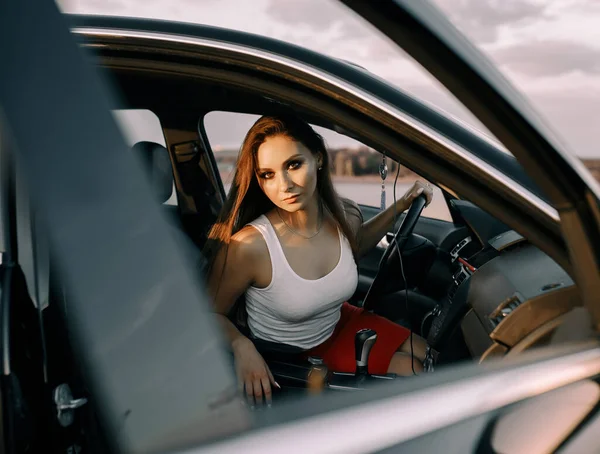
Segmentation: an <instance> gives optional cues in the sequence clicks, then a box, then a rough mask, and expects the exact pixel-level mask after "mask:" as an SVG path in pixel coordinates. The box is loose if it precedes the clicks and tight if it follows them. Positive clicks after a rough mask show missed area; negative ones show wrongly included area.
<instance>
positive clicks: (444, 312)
mask: <svg viewBox="0 0 600 454" xmlns="http://www.w3.org/2000/svg"><path fill="white" fill-rule="evenodd" d="M451 208H452V209H453V210H455V213H457V215H458V216H459V217H460V218H462V220H464V223H465V225H466V226H467V230H468V232H469V234H468V236H466V237H463V238H461V239H460V240H459V241H458V242H457V243H456V244H455V245H454V246H453V247H452V248H451V249H449V250H450V260H451V270H452V283H451V284H450V286H449V288H448V291H447V294H446V295H445V296H444V297H443V298H442V299H441V301H439V303H438V306H436V308H435V309H434V310H433V311H432V313H431V315H432V321H431V327H430V329H429V331H428V335H427V341H428V344H429V345H430V346H432V347H433V348H434V349H436V350H437V351H439V352H443V351H444V348H446V347H447V346H448V345H449V344H450V343H451V340H452V339H453V338H455V337H456V336H457V334H460V335H462V338H463V339H464V344H465V345H466V348H467V350H468V353H469V354H470V356H471V357H473V358H477V359H479V360H480V361H485V360H486V359H488V358H492V357H495V356H501V355H514V354H517V353H519V352H522V351H523V350H526V349H528V348H531V347H533V346H536V345H540V344H543V343H545V342H547V341H549V340H550V337H551V336H552V334H553V332H554V331H555V329H556V328H557V327H558V326H559V325H560V324H561V323H562V320H563V319H564V317H565V316H566V314H567V313H568V312H570V311H571V310H572V309H574V308H575V307H577V306H581V300H580V297H579V293H578V290H577V287H576V286H575V283H574V282H573V280H572V279H571V277H570V276H569V275H568V274H567V273H566V272H565V271H564V270H563V269H562V268H561V267H560V266H559V265H558V264H557V263H556V262H555V261H554V260H552V259H551V258H550V257H549V256H548V255H546V254H545V253H544V252H542V251H541V250H540V249H538V248H537V247H535V246H534V245H532V244H531V243H530V242H528V241H527V239H525V238H524V237H522V236H521V235H520V234H518V233H517V232H515V231H514V230H511V229H510V228H509V227H507V226H506V225H505V224H503V223H501V222H499V221H498V220H496V219H495V218H493V217H492V216H490V215H488V214H487V213H485V212H484V211H482V210H481V209H479V208H478V207H476V206H475V205H473V204H471V203H469V202H467V201H461V200H453V201H452V202H451Z"/></svg>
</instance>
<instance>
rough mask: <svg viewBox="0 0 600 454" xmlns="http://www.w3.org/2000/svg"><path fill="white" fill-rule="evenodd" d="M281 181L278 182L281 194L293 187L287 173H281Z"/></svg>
mask: <svg viewBox="0 0 600 454" xmlns="http://www.w3.org/2000/svg"><path fill="white" fill-rule="evenodd" d="M280 175H281V179H280V181H279V186H280V188H281V191H282V192H285V191H288V190H289V189H291V188H292V186H294V182H293V181H292V179H291V178H290V176H289V174H288V173H287V172H281V174H280Z"/></svg>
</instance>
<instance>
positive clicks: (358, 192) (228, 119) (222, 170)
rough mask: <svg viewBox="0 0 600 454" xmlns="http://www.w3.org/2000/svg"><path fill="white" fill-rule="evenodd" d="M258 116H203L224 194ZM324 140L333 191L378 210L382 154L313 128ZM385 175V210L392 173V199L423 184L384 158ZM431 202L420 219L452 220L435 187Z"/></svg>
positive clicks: (321, 128)
mask: <svg viewBox="0 0 600 454" xmlns="http://www.w3.org/2000/svg"><path fill="white" fill-rule="evenodd" d="M258 118H259V116H258V115H251V114H244V113H238V112H223V111H213V112H210V113H208V114H206V115H205V116H204V119H203V121H204V129H205V131H206V134H207V136H208V141H209V143H210V146H211V149H212V152H213V155H214V157H215V161H216V163H217V168H218V170H219V174H220V176H221V180H222V181H223V186H224V187H225V191H226V192H228V191H229V188H230V187H231V182H232V180H233V176H234V172H235V164H236V160H237V156H238V153H239V150H240V148H241V145H242V142H243V141H244V137H245V135H246V133H247V132H248V130H249V129H250V127H251V126H252V124H254V122H255V121H256V120H258ZM313 128H314V129H315V131H317V132H318V133H319V134H320V135H321V136H322V137H323V138H324V139H325V144H326V146H327V150H328V152H329V162H330V164H331V173H332V180H333V184H334V186H335V189H336V190H337V192H338V193H339V194H340V195H341V196H342V197H346V198H348V199H350V200H353V201H355V202H356V203H358V204H359V205H364V206H367V207H375V208H379V207H380V206H381V177H380V174H379V166H380V164H381V162H382V158H383V155H382V154H381V153H379V152H378V151H376V150H373V149H372V148H369V147H367V146H366V145H364V144H362V143H361V142H359V141H357V140H356V139H353V138H350V137H348V136H345V135H342V134H339V133H337V132H335V131H332V130H330V129H326V128H323V127H320V126H314V125H313ZM386 164H387V166H388V174H387V177H386V179H385V186H386V191H385V192H386V207H389V206H391V205H392V204H393V202H394V181H395V179H396V173H397V172H399V173H398V179H397V181H396V198H400V197H402V195H403V194H404V193H405V191H407V190H408V189H409V188H410V187H411V186H412V184H413V183H414V182H415V181H416V180H422V181H426V180H425V179H424V178H422V177H421V176H419V175H417V174H416V173H414V172H413V171H411V170H410V169H409V168H407V167H405V166H400V169H398V165H397V164H396V162H394V161H392V160H391V159H389V158H386ZM433 187H434V191H435V192H434V199H433V201H432V203H431V205H429V206H428V207H426V208H425V209H424V210H423V216H425V217H429V218H433V219H440V220H444V221H452V217H451V215H450V211H449V209H448V205H447V203H446V200H445V199H444V195H443V193H442V191H441V190H440V189H439V188H438V187H437V186H435V185H433Z"/></svg>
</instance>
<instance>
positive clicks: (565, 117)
mask: <svg viewBox="0 0 600 454" xmlns="http://www.w3.org/2000/svg"><path fill="white" fill-rule="evenodd" d="M529 98H530V100H531V102H532V104H533V105H534V107H535V108H536V109H537V111H538V112H539V113H540V114H541V116H542V117H543V118H545V119H546V120H548V123H549V124H550V126H551V127H552V128H553V129H554V130H556V131H557V132H558V134H559V136H560V137H562V138H563V139H564V142H565V143H566V144H567V146H569V148H570V150H571V151H573V152H574V153H575V155H577V156H580V157H583V158H586V157H587V158H591V157H594V158H598V155H599V152H598V145H597V136H598V134H597V130H598V125H599V124H600V108H598V106H600V89H596V90H592V89H587V88H586V89H579V88H576V87H573V88H570V89H568V90H557V91H553V92H548V91H546V92H540V93H530V94H529Z"/></svg>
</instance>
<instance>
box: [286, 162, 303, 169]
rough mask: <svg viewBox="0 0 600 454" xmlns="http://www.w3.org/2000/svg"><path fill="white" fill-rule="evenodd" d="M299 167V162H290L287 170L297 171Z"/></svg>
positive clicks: (300, 164) (300, 163)
mask: <svg viewBox="0 0 600 454" xmlns="http://www.w3.org/2000/svg"><path fill="white" fill-rule="evenodd" d="M301 166H302V162H301V161H292V162H290V163H289V165H288V168H290V169H292V170H295V169H299V168H300V167H301Z"/></svg>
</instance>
